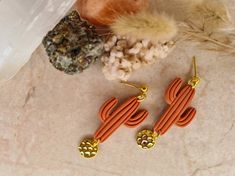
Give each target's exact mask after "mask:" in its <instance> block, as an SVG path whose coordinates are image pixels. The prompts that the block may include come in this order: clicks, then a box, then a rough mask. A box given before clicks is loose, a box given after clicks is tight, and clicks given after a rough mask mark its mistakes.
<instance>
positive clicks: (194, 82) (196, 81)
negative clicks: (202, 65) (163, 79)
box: [188, 56, 200, 88]
mask: <svg viewBox="0 0 235 176" xmlns="http://www.w3.org/2000/svg"><path fill="white" fill-rule="evenodd" d="M193 70H194V75H193V77H192V79H190V80H189V81H188V84H189V85H191V86H192V87H193V88H196V87H197V85H198V84H199V83H200V77H199V76H198V71H197V63H196V57H195V56H193Z"/></svg>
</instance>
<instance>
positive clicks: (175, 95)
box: [154, 78, 196, 135]
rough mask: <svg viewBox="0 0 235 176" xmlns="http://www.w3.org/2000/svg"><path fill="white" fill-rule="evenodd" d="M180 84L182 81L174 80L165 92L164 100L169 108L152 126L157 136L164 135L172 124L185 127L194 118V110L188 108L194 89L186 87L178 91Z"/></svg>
mask: <svg viewBox="0 0 235 176" xmlns="http://www.w3.org/2000/svg"><path fill="white" fill-rule="evenodd" d="M182 82H183V81H182V79H180V78H176V79H175V80H174V81H173V82H172V83H171V84H170V86H169V88H168V89H167V91H166V94H165V99H166V102H167V103H168V104H169V105H170V106H169V108H168V109H167V111H166V112H165V113H164V114H163V115H162V116H161V117H160V120H159V121H158V122H157V123H156V124H155V126H154V131H155V132H157V133H158V134H159V135H163V134H165V133H166V132H167V130H169V128H170V127H171V126H172V125H174V124H176V125H177V126H179V127H185V126H187V125H188V124H189V123H190V122H191V121H192V120H193V118H194V117H195V114H196V109H195V108H192V107H188V106H189V104H190V103H191V101H192V99H193V97H194V95H195V89H194V88H193V87H192V86H191V85H186V86H185V87H184V88H183V89H181V90H180V88H181V86H182Z"/></svg>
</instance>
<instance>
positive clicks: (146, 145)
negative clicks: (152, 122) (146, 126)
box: [136, 130, 159, 149]
mask: <svg viewBox="0 0 235 176" xmlns="http://www.w3.org/2000/svg"><path fill="white" fill-rule="evenodd" d="M158 136H159V135H158V134H157V133H155V132H153V131H151V130H142V131H140V132H139V133H138V134H137V138H136V142H137V144H138V146H140V147H141V148H142V149H150V148H152V147H153V146H154V145H155V144H156V139H157V137H158Z"/></svg>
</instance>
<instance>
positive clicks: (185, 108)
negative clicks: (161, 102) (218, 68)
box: [78, 57, 200, 158]
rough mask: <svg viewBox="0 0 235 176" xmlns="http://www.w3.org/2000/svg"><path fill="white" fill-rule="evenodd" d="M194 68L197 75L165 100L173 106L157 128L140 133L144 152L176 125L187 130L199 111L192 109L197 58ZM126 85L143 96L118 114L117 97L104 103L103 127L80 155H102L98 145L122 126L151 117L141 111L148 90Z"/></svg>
mask: <svg viewBox="0 0 235 176" xmlns="http://www.w3.org/2000/svg"><path fill="white" fill-rule="evenodd" d="M193 66H194V75H193V77H192V78H191V79H190V80H189V81H188V83H187V84H186V85H185V86H184V87H182V85H183V80H182V79H181V78H176V79H175V80H174V81H173V82H172V83H171V84H170V85H169V86H168V88H167V90H166V93H165V100H166V102H167V104H169V107H168V108H167V109H166V111H165V112H164V113H163V115H162V116H161V117H160V118H159V120H158V121H157V122H156V123H155V125H154V127H153V129H152V130H142V131H140V132H139V133H138V134H137V138H136V141H137V144H138V145H139V146H140V147H141V148H142V149H149V148H152V147H153V146H154V145H155V143H156V139H157V138H159V137H160V136H162V135H164V134H165V133H166V132H167V131H168V130H169V129H170V127H172V126H173V125H174V124H175V125H177V126H178V127H185V126H187V125H188V124H189V123H190V122H191V121H192V120H193V119H194V117H195V115H196V109H195V108H193V107H189V105H190V103H191V102H192V99H193V97H194V95H195V88H196V86H197V85H198V84H199V83H200V78H199V76H198V73H197V66H196V58H195V57H194V58H193ZM123 83H124V84H126V85H129V86H132V87H136V88H138V89H139V90H140V92H141V93H140V94H139V95H137V96H134V97H131V98H129V99H128V100H127V101H125V102H124V103H123V104H122V105H120V106H119V107H118V108H116V110H115V111H113V109H114V107H115V106H116V105H117V103H118V100H117V99H116V98H111V99H110V100H108V101H106V102H105V103H104V104H103V106H102V107H101V108H100V112H99V116H100V119H101V121H102V122H103V123H102V125H101V126H100V128H99V129H98V130H97V131H96V133H95V134H94V137H93V139H84V140H83V141H82V142H81V144H80V145H79V147H78V149H79V151H80V154H81V155H82V156H84V157H85V158H92V157H94V156H95V155H96V154H97V152H98V145H99V144H100V143H103V142H104V141H105V140H107V139H108V137H110V136H111V135H112V134H113V132H114V131H116V130H117V129H118V128H119V127H120V126H121V125H122V124H124V125H126V126H127V127H130V128H134V127H136V126H138V125H140V124H141V123H142V122H143V121H144V120H145V119H146V118H147V116H148V114H149V113H148V111H147V110H145V109H143V110H140V111H139V112H137V111H138V109H139V107H140V104H141V102H142V101H144V100H145V99H146V94H147V92H148V87H147V86H142V87H138V86H135V85H133V84H129V83H127V82H123Z"/></svg>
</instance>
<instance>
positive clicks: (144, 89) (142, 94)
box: [121, 81, 148, 102]
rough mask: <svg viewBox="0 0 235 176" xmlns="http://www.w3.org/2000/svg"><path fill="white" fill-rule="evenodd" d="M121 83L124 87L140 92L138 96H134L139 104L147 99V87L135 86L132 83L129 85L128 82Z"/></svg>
mask: <svg viewBox="0 0 235 176" xmlns="http://www.w3.org/2000/svg"><path fill="white" fill-rule="evenodd" d="M121 83H122V84H124V85H126V86H129V87H133V88H137V89H139V90H140V94H139V95H137V96H136V97H137V99H138V101H139V102H142V101H144V100H145V99H146V98H147V92H148V86H147V85H143V86H137V85H135V84H133V83H129V82H126V81H121Z"/></svg>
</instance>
